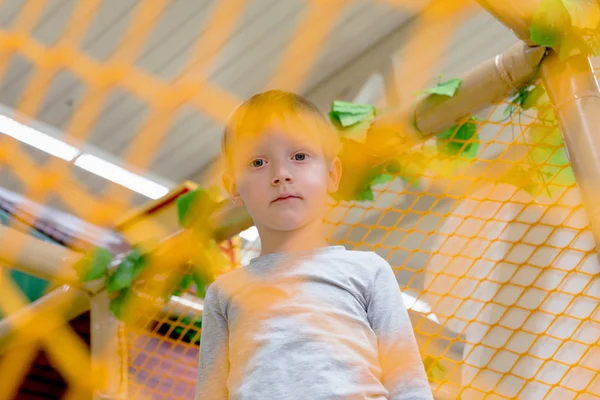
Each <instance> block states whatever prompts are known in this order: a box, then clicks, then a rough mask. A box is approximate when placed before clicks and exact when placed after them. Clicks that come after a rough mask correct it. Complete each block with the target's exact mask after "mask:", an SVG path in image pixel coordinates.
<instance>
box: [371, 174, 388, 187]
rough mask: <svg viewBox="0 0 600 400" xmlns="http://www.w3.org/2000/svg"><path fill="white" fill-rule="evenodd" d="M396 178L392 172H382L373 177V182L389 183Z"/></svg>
mask: <svg viewBox="0 0 600 400" xmlns="http://www.w3.org/2000/svg"><path fill="white" fill-rule="evenodd" d="M393 179H394V175H390V174H381V175H377V176H376V177H375V179H373V182H372V183H371V184H372V185H381V184H383V183H387V182H390V181H392V180H393Z"/></svg>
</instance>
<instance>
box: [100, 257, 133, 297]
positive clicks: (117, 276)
mask: <svg viewBox="0 0 600 400" xmlns="http://www.w3.org/2000/svg"><path fill="white" fill-rule="evenodd" d="M133 266H134V264H133V263H132V262H131V261H129V260H123V262H122V263H121V264H119V266H118V267H117V269H116V270H115V272H113V273H112V274H111V275H110V276H109V277H108V280H107V281H106V291H107V292H108V293H114V292H116V291H118V290H121V289H125V288H129V287H131V283H132V282H133V278H134V276H133Z"/></svg>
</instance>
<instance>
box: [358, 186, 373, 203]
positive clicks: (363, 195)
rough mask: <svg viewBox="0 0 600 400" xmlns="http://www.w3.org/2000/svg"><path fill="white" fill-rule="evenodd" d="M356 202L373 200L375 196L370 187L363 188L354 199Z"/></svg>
mask: <svg viewBox="0 0 600 400" xmlns="http://www.w3.org/2000/svg"><path fill="white" fill-rule="evenodd" d="M356 200H357V201H373V200H375V195H374V194H373V190H371V188H370V187H367V188H364V189H363V190H362V191H361V192H360V193H359V194H358V196H357V197H356Z"/></svg>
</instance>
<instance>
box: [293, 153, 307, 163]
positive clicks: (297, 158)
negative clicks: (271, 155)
mask: <svg viewBox="0 0 600 400" xmlns="http://www.w3.org/2000/svg"><path fill="white" fill-rule="evenodd" d="M307 158H308V154H306V153H296V154H294V161H304V160H306V159H307Z"/></svg>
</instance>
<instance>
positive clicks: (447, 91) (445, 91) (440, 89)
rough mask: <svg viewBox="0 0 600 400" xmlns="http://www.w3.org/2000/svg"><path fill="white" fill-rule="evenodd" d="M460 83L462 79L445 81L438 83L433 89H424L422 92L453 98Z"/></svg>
mask: <svg viewBox="0 0 600 400" xmlns="http://www.w3.org/2000/svg"><path fill="white" fill-rule="evenodd" d="M461 83H462V79H460V78H453V79H450V80H447V81H446V82H441V83H438V84H437V86H435V87H432V88H429V89H425V90H424V91H423V93H429V94H437V95H440V96H448V97H453V96H454V95H455V94H456V91H457V90H458V88H459V87H460V84H461Z"/></svg>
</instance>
